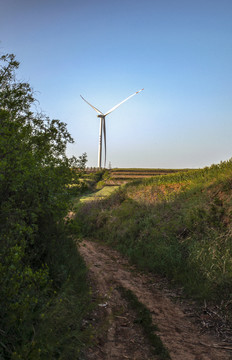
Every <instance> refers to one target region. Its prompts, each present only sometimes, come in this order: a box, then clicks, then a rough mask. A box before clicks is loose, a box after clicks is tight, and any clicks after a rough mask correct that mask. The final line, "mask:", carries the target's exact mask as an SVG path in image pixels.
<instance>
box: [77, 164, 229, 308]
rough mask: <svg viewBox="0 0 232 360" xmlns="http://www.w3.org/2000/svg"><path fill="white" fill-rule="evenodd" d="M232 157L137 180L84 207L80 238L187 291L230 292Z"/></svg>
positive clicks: (209, 295)
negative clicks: (103, 244)
mask: <svg viewBox="0 0 232 360" xmlns="http://www.w3.org/2000/svg"><path fill="white" fill-rule="evenodd" d="M231 220H232V161H231V160H230V161H228V162H223V163H221V164H219V165H213V166H211V167H210V168H208V167H207V168H204V169H201V170H188V171H181V172H178V173H173V174H172V173H171V174H169V175H163V176H156V177H152V178H149V179H143V180H135V181H133V182H131V183H128V184H126V185H125V186H124V187H123V188H119V190H118V191H117V192H115V193H113V194H112V195H111V196H110V197H109V198H108V199H107V198H106V199H104V200H103V201H92V202H91V203H88V204H87V203H85V204H83V205H82V206H81V207H80V208H79V210H78V214H77V217H76V222H77V223H78V224H79V226H80V227H81V229H82V230H81V233H82V235H83V236H86V235H87V236H89V237H92V238H94V239H101V240H103V241H105V242H107V243H108V244H111V245H112V246H113V247H114V248H116V249H118V250H119V251H121V252H122V253H123V254H125V255H126V256H128V257H129V259H130V260H131V261H132V262H133V263H135V264H137V266H138V267H139V268H141V269H143V270H147V271H153V272H156V273H160V274H162V275H165V276H167V277H168V278H169V279H172V280H174V281H176V282H178V283H179V284H181V285H182V286H183V287H184V289H185V292H186V293H187V294H189V295H190V296H192V297H194V298H196V299H199V300H202V299H207V300H212V301H218V302H220V301H222V300H224V301H225V302H226V301H230V300H231V297H232V257H231V253H232V226H231V224H232V222H231Z"/></svg>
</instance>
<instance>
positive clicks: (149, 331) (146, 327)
mask: <svg viewBox="0 0 232 360" xmlns="http://www.w3.org/2000/svg"><path fill="white" fill-rule="evenodd" d="M118 290H119V291H120V293H121V295H122V296H123V297H124V298H125V299H126V300H127V302H128V305H129V307H130V308H131V309H132V310H134V311H135V313H136V320H135V322H136V323H138V324H140V325H141V326H142V328H143V332H144V334H145V335H146V337H147V339H148V340H149V343H150V345H151V347H152V351H153V353H154V355H156V356H157V358H158V359H160V360H164V359H171V358H170V355H169V352H168V350H167V349H166V348H165V346H164V345H163V343H162V341H161V339H160V337H159V336H158V335H157V334H156V333H155V332H156V331H158V330H159V328H158V327H157V326H156V325H153V323H152V317H151V313H150V311H149V310H148V309H147V307H146V306H145V305H144V304H142V303H141V302H140V301H139V300H138V298H137V296H136V295H135V294H134V293H133V292H132V291H131V290H128V289H125V288H124V287H122V286H120V287H119V288H118Z"/></svg>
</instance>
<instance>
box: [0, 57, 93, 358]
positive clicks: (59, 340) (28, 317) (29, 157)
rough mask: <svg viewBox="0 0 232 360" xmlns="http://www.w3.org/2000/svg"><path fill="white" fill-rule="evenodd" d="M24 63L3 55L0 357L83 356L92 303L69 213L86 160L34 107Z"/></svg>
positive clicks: (61, 125) (56, 125)
mask: <svg viewBox="0 0 232 360" xmlns="http://www.w3.org/2000/svg"><path fill="white" fill-rule="evenodd" d="M18 66H19V63H18V62H17V61H16V60H15V57H14V55H5V56H2V57H1V58H0V244H1V246H0V309H1V311H0V359H4V360H8V359H12V360H19V359H23V360H43V359H44V360H49V359H78V358H79V356H80V354H81V351H82V348H83V347H84V345H86V344H87V343H88V340H89V329H88V328H85V329H84V328H83V325H82V323H83V318H84V316H85V315H86V313H87V312H88V311H89V310H90V307H91V305H90V294H89V288H88V285H87V281H86V275H87V269H86V266H85V263H84V261H83V260H82V258H81V257H80V255H79V254H78V252H77V249H76V244H75V243H74V241H73V239H72V227H71V226H70V221H68V219H67V217H66V215H67V213H68V210H69V206H70V200H71V198H72V196H73V195H74V193H75V195H76V194H77V193H78V192H79V191H80V190H81V188H82V186H81V184H80V172H81V168H79V170H78V171H76V167H79V165H81V164H83V162H84V161H85V159H86V158H80V159H79V160H80V161H79V162H78V160H77V159H75V158H72V159H69V158H67V156H66V155H65V150H66V144H67V143H69V142H73V140H72V138H71V136H70V134H69V133H68V131H67V129H66V125H65V124H64V123H62V122H60V121H59V120H50V119H49V118H48V117H46V116H44V115H42V114H35V113H34V112H33V111H32V108H33V106H34V104H35V99H34V95H33V91H32V89H31V87H30V85H29V84H27V83H23V82H20V81H17V79H16V75H15V71H16V69H17V68H18ZM74 189H75V191H74Z"/></svg>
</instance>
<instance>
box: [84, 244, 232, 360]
mask: <svg viewBox="0 0 232 360" xmlns="http://www.w3.org/2000/svg"><path fill="white" fill-rule="evenodd" d="M80 252H81V254H82V256H83V257H84V259H85V261H86V263H87V265H88V267H89V271H90V277H91V279H92V281H93V282H94V284H95V286H96V288H97V292H98V293H99V294H100V295H101V296H102V300H103V301H101V302H102V303H101V304H99V305H100V307H102V309H103V308H104V312H105V315H104V316H105V319H107V326H106V328H105V332H104V335H103V336H102V337H99V341H98V344H97V345H96V346H95V347H92V348H91V349H90V350H89V351H88V354H86V356H87V359H95V360H98V359H102V360H107V359H109V360H121V359H131V360H132V359H134V360H149V359H156V357H154V355H152V351H151V349H150V347H149V344H148V342H147V340H146V339H145V338H144V336H143V332H142V329H140V327H139V326H138V324H134V319H135V314H133V312H131V311H130V310H128V307H127V304H126V302H125V300H124V299H122V297H121V295H120V293H119V292H118V290H117V287H118V286H120V285H121V286H123V287H125V288H126V289H130V290H131V291H133V293H134V294H135V295H136V296H137V297H138V299H139V301H140V302H141V303H143V304H144V305H145V306H146V307H147V308H148V309H149V310H150V312H151V314H152V319H153V322H154V324H156V325H158V328H159V331H158V332H156V334H157V335H159V336H160V338H161V340H162V341H163V343H164V345H165V346H166V347H167V348H168V350H169V353H170V355H171V359H172V360H226V359H227V360H228V359H232V357H231V354H232V353H231V352H230V350H231V349H230V348H229V347H228V349H225V347H226V346H225V344H223V343H219V342H218V339H217V338H214V337H213V336H209V335H205V334H204V335H203V334H201V332H200V329H199V328H198V327H197V326H196V325H195V324H194V323H193V322H192V321H191V319H190V317H188V315H187V314H185V313H184V311H183V309H182V308H181V306H179V305H178V304H174V303H173V302H172V301H171V300H170V299H169V298H168V296H167V295H166V294H165V291H162V290H161V289H159V286H157V287H156V286H153V287H152V286H151V278H150V277H149V276H147V275H145V274H141V273H138V272H136V271H131V270H134V267H132V266H130V265H129V264H128V262H127V260H126V259H124V258H122V257H121V255H120V254H118V253H117V252H116V251H115V250H112V249H109V248H108V247H106V246H103V245H101V244H98V243H95V242H91V241H88V240H85V241H83V242H82V243H81V244H80ZM158 279H159V278H158V277H157V279H156V278H155V277H154V281H158Z"/></svg>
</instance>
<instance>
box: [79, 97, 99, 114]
mask: <svg viewBox="0 0 232 360" xmlns="http://www.w3.org/2000/svg"><path fill="white" fill-rule="evenodd" d="M80 97H81V98H82V99H83V100H84V101H85V102H86V103H87V104H88V105H89V106H91V108H93V109H94V110H95V111H96V112H97V113H98V114H100V115H103V113H102V112H101V111H100V110H98V109H97V108H95V107H94V106H93V105H91V104H90V103H89V102H88V101H87V100H85V99H84V98H83V96H81V95H80Z"/></svg>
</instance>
